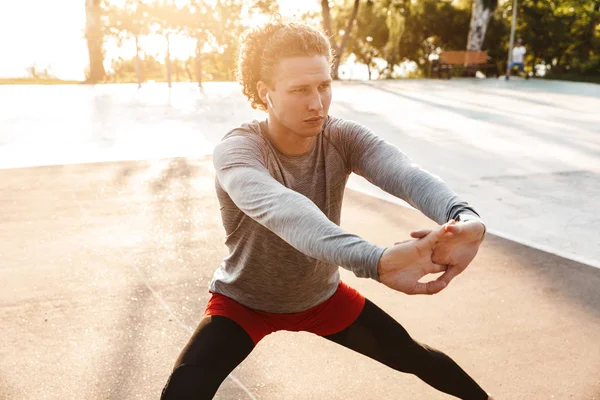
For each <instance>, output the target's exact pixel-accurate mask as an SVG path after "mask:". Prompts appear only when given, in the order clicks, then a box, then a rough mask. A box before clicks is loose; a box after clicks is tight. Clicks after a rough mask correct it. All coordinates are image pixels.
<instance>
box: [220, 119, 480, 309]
mask: <svg viewBox="0 0 600 400" xmlns="http://www.w3.org/2000/svg"><path fill="white" fill-rule="evenodd" d="M213 162H214V166H215V169H216V174H217V177H216V190H217V196H218V199H219V203H220V205H221V216H222V219H223V225H224V227H225V232H226V241H225V243H226V245H227V247H228V248H229V255H228V256H227V257H226V258H225V259H224V261H223V263H222V264H221V266H220V267H219V268H218V269H217V271H216V272H215V274H214V277H213V280H212V282H211V283H210V287H209V289H210V290H211V291H212V292H215V293H221V294H223V295H225V296H228V297H230V298H232V299H234V300H236V301H237V302H239V303H241V304H243V305H245V306H246V307H249V308H252V309H255V310H261V311H266V312H271V313H295V312H299V311H303V310H306V309H308V308H310V307H313V306H315V305H317V304H319V303H321V302H322V301H324V300H326V299H327V298H329V297H330V296H331V295H332V294H333V293H334V292H335V290H336V288H337V285H338V283H339V279H340V276H339V271H338V266H342V267H344V268H346V269H349V270H351V271H353V272H354V274H355V275H357V276H359V277H368V278H372V279H378V273H377V264H378V262H379V258H380V257H381V255H382V254H383V251H384V250H385V248H383V247H379V246H375V245H373V244H371V243H369V242H368V241H366V240H364V239H362V238H360V237H359V236H357V235H354V234H351V233H348V232H345V231H344V230H342V229H341V228H340V227H339V223H340V216H341V209H342V199H343V195H344V188H345V186H346V182H347V180H348V177H349V176H350V173H352V172H354V173H356V174H358V175H361V176H363V177H365V178H366V179H368V180H369V181H370V182H371V183H373V184H375V185H377V186H379V187H380V188H382V189H383V190H385V191H387V192H388V193H390V194H392V195H394V196H396V197H399V198H401V199H403V200H405V201H407V202H408V203H409V204H411V205H412V206H413V207H415V208H417V209H418V210H421V211H422V212H423V213H424V214H425V215H426V216H428V217H429V218H431V219H432V220H434V221H436V222H437V223H439V224H443V223H445V222H447V221H448V220H450V219H451V218H455V219H456V218H458V216H459V215H461V216H462V215H465V214H470V215H472V216H473V217H475V218H476V213H475V211H474V210H473V209H472V208H471V207H469V205H468V204H467V203H466V202H464V201H461V200H460V199H459V198H458V197H457V195H456V194H455V193H454V192H453V191H452V190H450V188H449V187H448V186H447V185H446V184H445V183H444V182H443V181H442V180H440V179H439V178H437V177H435V176H433V175H432V174H430V173H428V172H427V171H425V170H423V169H421V168H419V167H418V166H417V165H415V164H414V163H413V162H412V161H411V160H410V159H409V158H408V157H407V156H406V155H405V154H404V153H402V152H401V151H400V150H399V149H398V148H397V147H396V146H394V145H392V144H390V143H387V142H385V141H384V140H382V139H380V138H378V137H377V136H375V135H374V134H373V133H372V132H371V131H370V130H368V129H367V128H365V127H363V126H361V125H360V124H358V123H356V122H352V121H348V120H342V119H339V118H334V117H328V118H327V120H326V122H325V124H324V127H323V131H322V132H321V134H319V135H318V136H317V140H316V144H315V146H314V147H313V149H312V151H310V152H309V153H307V154H304V155H301V156H288V155H285V154H283V153H281V152H280V151H279V150H278V149H277V148H276V147H275V146H274V144H273V143H272V142H271V140H270V139H269V136H268V134H267V124H266V121H261V122H259V121H252V122H249V123H247V124H243V125H242V126H241V127H239V128H236V129H234V130H232V131H230V132H229V133H228V134H227V135H225V137H224V138H223V140H222V141H221V143H219V145H218V146H217V147H216V148H215V150H214V155H213Z"/></svg>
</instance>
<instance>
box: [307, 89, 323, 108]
mask: <svg viewBox="0 0 600 400" xmlns="http://www.w3.org/2000/svg"><path fill="white" fill-rule="evenodd" d="M308 109H309V111H321V110H322V109H323V102H322V101H321V93H319V92H318V91H317V92H316V93H313V94H312V96H310V101H309V102H308Z"/></svg>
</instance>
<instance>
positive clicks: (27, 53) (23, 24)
mask: <svg viewBox="0 0 600 400" xmlns="http://www.w3.org/2000/svg"><path fill="white" fill-rule="evenodd" d="M319 3H320V2H318V1H317V0H303V1H298V0H279V7H280V12H281V14H282V15H283V16H291V15H293V14H295V13H297V12H298V11H300V12H302V11H306V10H307V9H310V8H312V9H314V8H315V7H317V8H318V5H319ZM32 11H33V12H32ZM84 28H85V0H18V1H15V0H0V54H2V57H1V59H2V62H0V78H15V77H23V76H27V75H28V74H27V68H29V67H31V66H33V65H35V66H36V67H37V69H38V70H40V71H42V70H44V69H45V68H47V69H48V70H49V72H50V73H52V75H54V76H56V77H57V78H60V79H76V80H83V79H84V70H85V68H86V67H87V65H88V62H89V60H88V54H87V46H86V42H85V40H84V37H83V35H84ZM142 46H143V47H144V50H145V51H147V52H149V53H151V54H154V53H157V52H158V53H162V52H163V51H164V49H165V48H166V43H165V41H164V38H160V37H147V38H144V39H143V42H142ZM171 46H172V49H171V52H172V54H173V57H175V58H187V54H189V53H190V52H191V49H193V46H194V44H193V42H192V41H191V40H190V39H187V38H183V37H180V38H175V39H174V40H173V42H172V44H171ZM106 50H107V57H109V58H112V57H116V56H119V55H121V56H127V57H130V56H131V55H133V54H135V47H134V46H133V44H132V43H129V44H128V45H125V46H123V48H118V47H117V46H116V45H115V44H114V43H108V44H107V46H106Z"/></svg>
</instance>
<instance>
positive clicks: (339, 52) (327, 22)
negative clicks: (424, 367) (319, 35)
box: [321, 0, 359, 79]
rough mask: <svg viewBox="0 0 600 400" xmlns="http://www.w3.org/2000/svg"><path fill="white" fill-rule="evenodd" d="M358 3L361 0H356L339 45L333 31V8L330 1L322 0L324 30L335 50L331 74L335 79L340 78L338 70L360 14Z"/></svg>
mask: <svg viewBox="0 0 600 400" xmlns="http://www.w3.org/2000/svg"><path fill="white" fill-rule="evenodd" d="M358 5H359V0H354V5H353V8H352V14H351V15H350V18H349V19H348V23H347V24H346V29H344V34H343V36H342V41H341V42H340V44H339V46H338V45H337V43H336V41H335V34H333V32H332V31H331V9H330V7H329V1H328V0H321V8H322V10H323V30H324V31H325V34H326V35H327V36H328V37H329V40H330V42H331V47H332V49H333V51H334V59H333V66H332V68H331V76H332V78H333V79H339V76H338V71H339V69H340V63H341V62H342V57H343V56H344V52H345V51H346V45H347V43H348V38H349V37H350V32H351V31H352V26H353V24H354V20H355V19H356V14H358Z"/></svg>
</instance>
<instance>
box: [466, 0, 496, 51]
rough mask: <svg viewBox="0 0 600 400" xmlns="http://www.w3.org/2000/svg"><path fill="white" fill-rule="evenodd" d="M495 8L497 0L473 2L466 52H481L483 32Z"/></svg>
mask: <svg viewBox="0 0 600 400" xmlns="http://www.w3.org/2000/svg"><path fill="white" fill-rule="evenodd" d="M497 6H498V0H473V11H472V12H471V27H470V29H469V40H468V41H467V50H472V51H479V50H481V48H482V47H483V41H484V39H485V32H486V31H487V27H488V24H489V22H490V20H491V19H492V16H493V15H494V10H495V9H496V7H497Z"/></svg>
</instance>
